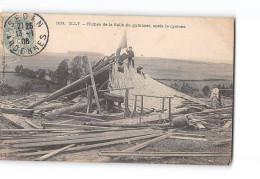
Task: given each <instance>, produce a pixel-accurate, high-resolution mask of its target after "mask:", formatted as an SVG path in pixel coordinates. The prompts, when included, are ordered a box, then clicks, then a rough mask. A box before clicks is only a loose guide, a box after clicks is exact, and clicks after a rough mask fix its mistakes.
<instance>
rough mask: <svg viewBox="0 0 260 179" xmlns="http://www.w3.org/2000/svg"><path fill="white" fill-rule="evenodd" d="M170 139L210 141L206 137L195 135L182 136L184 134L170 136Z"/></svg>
mask: <svg viewBox="0 0 260 179" xmlns="http://www.w3.org/2000/svg"><path fill="white" fill-rule="evenodd" d="M169 139H181V140H196V141H208V140H207V139H204V138H195V137H182V136H170V137H169Z"/></svg>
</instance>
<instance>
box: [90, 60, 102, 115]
mask: <svg viewBox="0 0 260 179" xmlns="http://www.w3.org/2000/svg"><path fill="white" fill-rule="evenodd" d="M87 63H88V67H89V74H90V79H91V83H92V87H93V91H94V96H95V100H96V104H97V109H98V113H101V107H100V104H99V102H98V95H97V89H96V83H95V79H94V75H93V72H92V67H91V63H90V61H89V60H88V59H87Z"/></svg>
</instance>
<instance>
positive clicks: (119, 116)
mask: <svg viewBox="0 0 260 179" xmlns="http://www.w3.org/2000/svg"><path fill="white" fill-rule="evenodd" d="M72 114H75V115H79V116H87V117H91V118H95V119H96V118H97V119H100V120H103V121H104V120H107V119H122V118H123V117H122V114H113V113H112V114H94V113H82V112H73V113H72Z"/></svg>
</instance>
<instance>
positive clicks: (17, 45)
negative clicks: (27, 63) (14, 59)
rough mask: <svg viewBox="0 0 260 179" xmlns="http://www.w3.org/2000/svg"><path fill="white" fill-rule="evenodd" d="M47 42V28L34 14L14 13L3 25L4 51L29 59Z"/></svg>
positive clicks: (38, 16)
mask: <svg viewBox="0 0 260 179" xmlns="http://www.w3.org/2000/svg"><path fill="white" fill-rule="evenodd" d="M48 40H49V28H48V25H47V23H46V22H45V20H44V19H43V18H42V17H41V16H40V15H39V14H36V13H15V14H13V15H11V16H10V17H9V18H8V19H7V20H6V21H5V23H4V46H5V47H4V50H5V52H10V53H12V54H15V55H18V56H23V57H30V56H33V55H36V54H38V53H40V52H41V51H42V50H43V49H44V48H45V47H46V45H47V43H48Z"/></svg>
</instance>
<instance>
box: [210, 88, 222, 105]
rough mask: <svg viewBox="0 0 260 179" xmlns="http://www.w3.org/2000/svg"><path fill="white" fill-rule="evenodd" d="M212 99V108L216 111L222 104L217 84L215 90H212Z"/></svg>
mask: <svg viewBox="0 0 260 179" xmlns="http://www.w3.org/2000/svg"><path fill="white" fill-rule="evenodd" d="M210 99H211V101H212V107H213V108H214V109H216V108H217V106H218V104H219V102H220V100H219V89H218V88H217V85H216V84H214V85H213V89H212V90H211V93H210Z"/></svg>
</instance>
